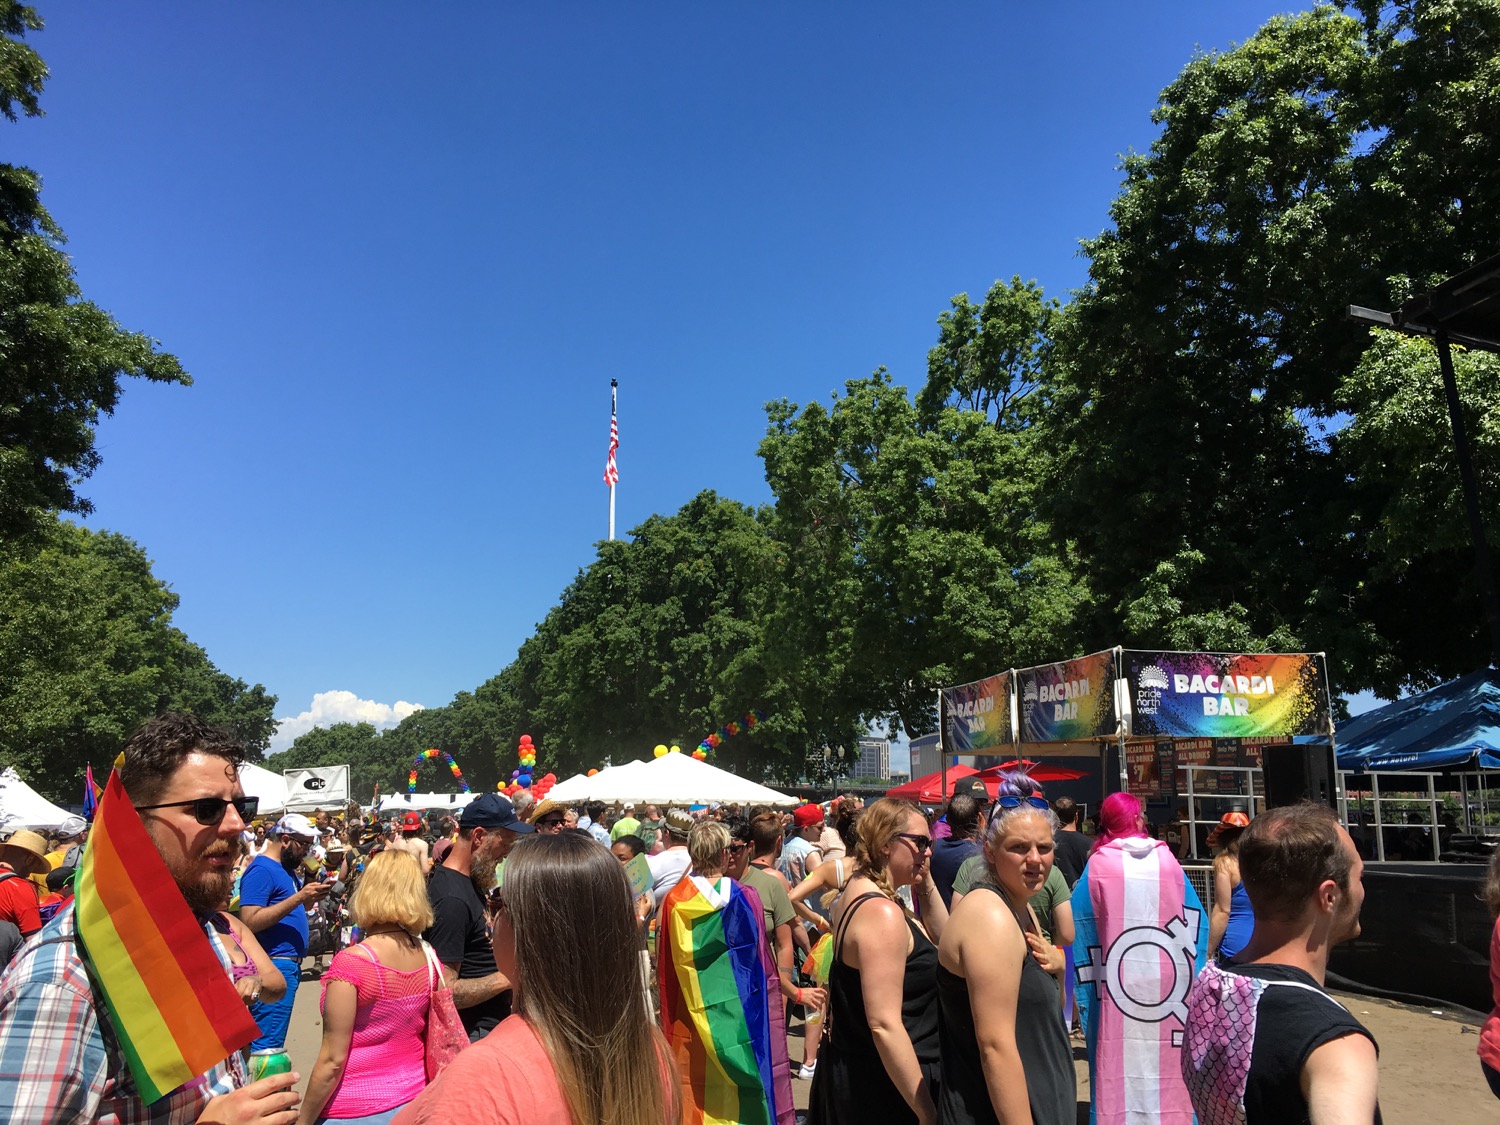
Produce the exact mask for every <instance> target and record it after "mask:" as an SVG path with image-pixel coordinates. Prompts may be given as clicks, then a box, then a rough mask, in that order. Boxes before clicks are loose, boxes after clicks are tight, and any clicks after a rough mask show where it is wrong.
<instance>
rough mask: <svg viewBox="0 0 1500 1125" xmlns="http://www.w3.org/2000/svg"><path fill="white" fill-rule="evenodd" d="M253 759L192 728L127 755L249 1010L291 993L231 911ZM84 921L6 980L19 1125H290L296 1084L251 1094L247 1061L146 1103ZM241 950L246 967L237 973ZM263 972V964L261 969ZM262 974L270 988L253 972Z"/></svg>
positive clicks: (55, 932) (269, 1083) (172, 718)
mask: <svg viewBox="0 0 1500 1125" xmlns="http://www.w3.org/2000/svg"><path fill="white" fill-rule="evenodd" d="M244 757H245V752H244V748H243V747H242V746H241V745H240V744H239V743H238V742H237V741H235V739H234V738H232V737H231V736H230V735H229V734H228V733H227V732H225V731H222V730H219V729H218V728H216V727H211V726H209V725H208V724H207V723H204V722H202V721H201V720H199V719H196V718H194V717H192V716H191V715H174V714H167V715H161V716H159V717H157V718H155V719H152V720H150V721H149V722H148V723H146V724H145V725H144V726H143V727H142V728H141V729H140V730H139V731H137V732H136V734H135V735H134V736H132V738H131V739H130V741H129V742H127V743H126V744H125V750H124V762H123V764H122V765H121V767H120V781H121V783H122V784H123V785H124V787H125V791H126V793H127V794H128V795H129V796H130V799H131V802H132V803H133V804H134V805H135V808H136V811H137V812H138V813H139V814H140V817H141V823H142V824H143V825H144V826H145V828H146V832H147V834H148V835H149V836H150V837H151V841H152V843H153V844H155V845H156V850H157V852H158V853H160V855H161V858H162V860H163V862H164V863H165V864H166V867H167V870H168V871H169V872H170V873H171V875H172V878H173V881H174V882H175V883H176V884H177V889H178V891H180V892H181V894H182V897H183V899H184V900H185V901H186V903H187V905H188V907H189V908H190V909H191V910H192V911H193V913H194V914H195V915H196V916H197V917H198V920H199V922H200V923H201V924H202V926H203V932H204V935H205V937H206V938H207V939H208V940H209V942H210V944H211V945H212V946H213V948H214V950H215V953H216V954H217V956H218V958H219V961H220V962H221V963H222V964H223V965H224V971H225V975H226V976H229V977H231V979H234V978H236V977H238V978H240V979H238V980H237V981H236V984H237V986H239V987H240V990H241V995H242V996H244V997H245V999H246V1000H247V1002H248V1000H249V999H250V998H251V996H253V995H255V994H256V993H257V992H258V991H261V990H263V994H264V995H266V996H267V997H269V996H271V995H273V994H279V991H280V989H281V988H282V984H281V982H280V981H279V980H276V979H273V975H274V974H273V970H272V969H271V967H270V964H269V962H267V961H266V960H265V957H264V954H262V952H261V950H260V947H259V945H258V944H257V943H256V941H255V940H254V938H253V937H251V936H250V935H249V933H248V932H247V931H245V930H244V929H242V928H237V927H238V923H235V924H234V925H229V924H228V923H227V922H226V921H225V917H226V916H225V915H223V914H221V913H220V912H221V911H222V910H223V909H224V908H225V906H226V905H227V904H228V902H229V892H230V887H231V884H232V882H233V878H234V862H235V857H236V855H237V854H238V850H239V836H240V833H241V832H243V831H244V830H245V822H246V820H247V819H249V818H251V817H253V816H254V815H255V807H256V802H255V798H253V797H246V796H245V793H244V790H243V789H242V788H241V786H240V779H239V767H240V765H241V764H242V763H243V762H244ZM77 933H78V927H77V924H76V920H75V915H74V908H73V907H72V905H71V904H70V905H68V906H66V907H64V908H63V909H62V910H60V911H59V912H58V914H57V916H56V917H55V918H53V919H52V921H50V922H48V923H47V924H46V925H45V926H44V927H42V931H41V933H40V934H38V935H37V937H36V938H35V939H34V940H32V941H31V942H30V943H29V944H28V945H27V946H26V947H25V948H24V949H23V950H21V952H20V953H19V954H17V956H16V960H15V961H13V962H12V963H11V964H10V966H9V967H8V968H7V969H6V972H5V975H4V977H3V980H0V1106H3V1107H4V1114H5V1119H6V1120H7V1121H10V1122H13V1123H16V1125H33V1123H34V1125H42V1123H44V1122H46V1123H51V1122H57V1121H72V1122H97V1121H110V1122H119V1123H121V1125H132V1123H137V1122H159V1123H165V1125H187V1123H189V1122H197V1123H199V1125H231V1123H233V1125H248V1123H251V1122H254V1123H256V1125H291V1123H292V1122H293V1121H295V1120H296V1117H297V1113H296V1105H297V1102H298V1097H297V1095H296V1093H294V1092H293V1090H292V1086H293V1084H295V1083H296V1082H297V1080H298V1078H299V1077H300V1076H299V1075H297V1074H278V1075H274V1076H271V1077H269V1078H263V1079H261V1080H260V1081H258V1082H249V1081H248V1074H247V1073H246V1069H245V1062H244V1057H243V1056H242V1055H241V1054H240V1052H238V1051H236V1052H235V1053H234V1054H232V1055H230V1056H229V1057H228V1058H226V1059H224V1060H223V1061H222V1062H220V1063H218V1064H216V1065H215V1066H213V1067H211V1068H210V1069H209V1070H208V1071H207V1073H205V1074H201V1075H199V1076H198V1077H196V1078H194V1079H192V1080H191V1081H189V1082H186V1083H184V1084H183V1085H182V1086H180V1087H178V1088H177V1089H176V1090H173V1091H172V1092H171V1093H169V1094H167V1095H166V1096H165V1097H163V1098H161V1099H159V1100H158V1101H155V1102H152V1103H150V1104H147V1103H146V1102H145V1101H143V1099H142V1097H141V1095H140V1093H139V1092H138V1091H137V1089H136V1086H135V1082H134V1080H133V1079H132V1077H131V1075H130V1069H129V1066H128V1065H127V1063H126V1060H125V1055H124V1052H123V1050H122V1049H121V1047H120V1045H119V1043H118V1042H117V1040H116V1037H115V1035H114V1033H113V1029H112V1028H111V1027H110V1025H109V1016H108V1013H107V1011H106V1009H105V1006H104V999H103V997H102V996H98V995H96V994H95V984H94V978H93V976H92V975H91V974H92V969H91V967H90V966H88V965H85V963H84V961H83V959H82V957H81V956H80V951H79V945H78V940H77ZM236 947H239V950H240V951H242V953H243V960H242V961H241V962H240V963H238V964H237V963H236V960H235V958H236V954H237V950H236ZM252 962H253V963H254V964H252ZM256 966H263V969H262V971H263V972H264V973H265V974H266V977H265V979H264V981H263V983H262V982H261V981H259V980H258V979H257V976H256V975H255V974H254V973H253V972H252V973H247V972H246V971H245V970H247V969H252V970H253V969H254V968H255V967H256Z"/></svg>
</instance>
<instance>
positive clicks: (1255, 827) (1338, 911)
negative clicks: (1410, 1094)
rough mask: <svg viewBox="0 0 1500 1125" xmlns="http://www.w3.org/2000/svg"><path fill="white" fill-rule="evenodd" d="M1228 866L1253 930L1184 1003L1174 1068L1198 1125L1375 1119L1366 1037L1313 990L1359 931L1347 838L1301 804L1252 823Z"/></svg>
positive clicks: (1354, 857) (1370, 1047) (1317, 809)
mask: <svg viewBox="0 0 1500 1125" xmlns="http://www.w3.org/2000/svg"><path fill="white" fill-rule="evenodd" d="M1239 863H1240V878H1241V879H1242V880H1243V881H1244V884H1245V890H1246V891H1247V892H1248V893H1249V896H1250V905H1251V907H1252V908H1253V910H1254V912H1255V931H1254V933H1253V935H1252V936H1251V938H1250V942H1249V944H1248V945H1246V946H1245V948H1244V949H1243V950H1241V952H1240V954H1239V959H1238V961H1237V962H1236V963H1234V964H1230V965H1223V966H1221V965H1216V964H1213V963H1210V964H1209V965H1208V966H1207V967H1205V968H1204V970H1203V972H1201V973H1200V974H1198V979H1197V980H1196V981H1194V982H1193V987H1192V989H1191V991H1190V992H1189V993H1188V998H1187V1009H1188V1018H1187V1028H1186V1031H1185V1033H1184V1040H1183V1050H1182V1073H1183V1078H1184V1079H1185V1080H1186V1082H1187V1087H1188V1092H1189V1094H1190V1095H1191V1097H1192V1099H1193V1108H1194V1110H1196V1111H1197V1114H1198V1119H1199V1121H1200V1122H1203V1123H1204V1125H1217V1123H1218V1122H1221V1121H1235V1120H1238V1121H1243V1122H1245V1125H1262V1123H1264V1125H1302V1123H1304V1122H1314V1123H1319V1122H1324V1121H1335V1120H1336V1121H1340V1122H1379V1121H1380V1106H1379V1100H1378V1096H1377V1094H1378V1089H1377V1088H1378V1083H1379V1067H1378V1065H1377V1054H1376V1046H1375V1040H1374V1038H1373V1037H1372V1036H1371V1035H1370V1033H1369V1031H1367V1030H1366V1029H1365V1027H1364V1026H1363V1025H1362V1024H1361V1023H1360V1022H1359V1021H1358V1020H1357V1019H1355V1018H1354V1016H1352V1015H1351V1014H1350V1013H1349V1012H1348V1010H1347V1009H1345V1008H1344V1006H1343V1005H1342V1004H1340V1003H1339V1002H1338V1001H1337V1000H1335V999H1334V998H1333V997H1332V996H1330V995H1329V994H1328V993H1327V991H1326V990H1325V989H1324V987H1323V984H1324V978H1325V975H1326V973H1327V969H1328V954H1329V952H1330V950H1332V948H1333V947H1334V946H1335V945H1338V944H1339V943H1341V942H1345V941H1349V940H1351V939H1353V938H1355V937H1358V936H1359V908H1360V905H1361V904H1362V903H1363V902H1364V888H1363V886H1362V884H1361V882H1360V876H1361V874H1362V872H1363V870H1364V864H1363V862H1362V861H1361V860H1360V857H1359V852H1358V850H1357V849H1356V848H1355V846H1354V841H1353V840H1351V839H1350V838H1349V833H1348V832H1346V831H1344V829H1343V828H1342V827H1341V826H1340V825H1339V822H1338V819H1337V817H1335V816H1334V814H1333V810H1332V809H1330V808H1328V806H1326V805H1316V804H1312V803H1311V802H1303V803H1302V804H1299V805H1288V806H1284V807H1282V808H1278V809H1272V810H1270V811H1269V812H1266V813H1262V814H1261V815H1260V816H1258V817H1256V818H1255V819H1254V820H1253V821H1251V822H1250V827H1249V828H1247V829H1245V832H1244V835H1242V836H1241V837H1240V848H1239ZM1247 1044H1248V1046H1249V1050H1248V1051H1247V1050H1246V1045H1247ZM1241 1114H1243V1115H1242V1116H1241Z"/></svg>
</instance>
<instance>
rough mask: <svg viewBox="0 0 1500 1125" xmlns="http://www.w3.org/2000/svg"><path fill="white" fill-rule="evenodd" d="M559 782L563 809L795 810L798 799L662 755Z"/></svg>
mask: <svg viewBox="0 0 1500 1125" xmlns="http://www.w3.org/2000/svg"><path fill="white" fill-rule="evenodd" d="M576 780H577V779H575V778H569V779H568V781H566V782H559V783H558V784H557V785H556V786H554V787H553V789H552V792H550V793H548V794H547V796H548V798H550V799H551V800H554V801H560V802H562V803H563V804H576V803H578V802H580V801H603V802H605V803H606V804H614V803H616V802H622V801H633V802H635V803H636V804H642V803H646V802H649V803H651V804H654V805H662V806H667V805H678V806H682V805H705V804H709V803H712V802H718V803H719V804H729V803H737V804H741V805H773V806H774V805H781V806H787V805H795V804H797V798H796V797H792V796H788V795H787V794H785V793H779V792H777V791H776V790H775V789H769V788H767V787H766V786H764V785H761V784H759V783H758V782H754V781H747V780H746V779H745V778H743V777H739V776H738V775H736V774H732V773H730V772H729V771H728V770H723V769H720V768H719V767H718V766H711V765H709V764H708V763H707V762H700V761H698V760H697V759H696V758H694V757H693V756H692V755H690V754H684V753H680V752H679V753H676V754H663V755H662V756H661V757H660V758H653V759H651V760H650V761H645V762H626V763H625V764H624V765H619V766H611V767H610V768H609V769H607V770H600V771H599V772H598V773H596V774H595V775H594V776H593V777H585V778H583V779H582V783H580V784H578V785H576V786H575V785H574V784H573V783H574V781H576Z"/></svg>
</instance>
